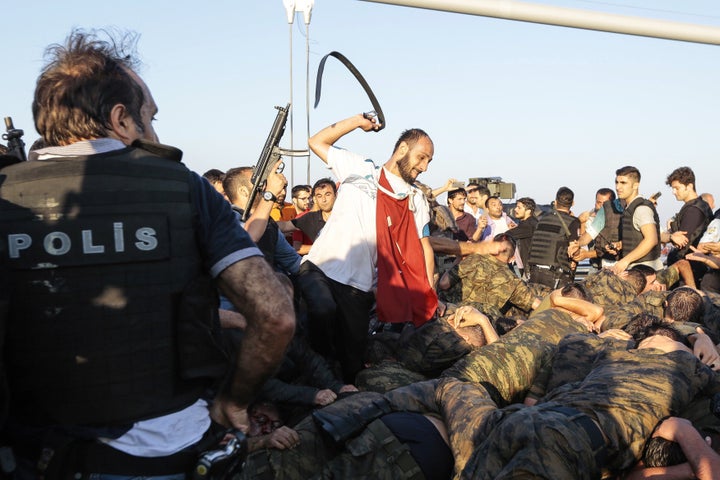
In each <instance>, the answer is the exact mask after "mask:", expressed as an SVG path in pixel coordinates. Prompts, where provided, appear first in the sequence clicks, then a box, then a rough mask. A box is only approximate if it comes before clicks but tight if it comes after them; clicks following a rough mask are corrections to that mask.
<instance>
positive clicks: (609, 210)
mask: <svg viewBox="0 0 720 480" xmlns="http://www.w3.org/2000/svg"><path fill="white" fill-rule="evenodd" d="M602 209H603V212H604V215H605V226H604V227H603V229H602V230H601V231H600V234H599V235H598V236H597V237H595V251H596V252H597V255H598V258H605V259H608V260H617V258H615V256H614V255H613V254H611V253H609V252H608V251H607V250H605V247H606V246H607V245H608V244H609V243H612V242H617V241H619V240H620V220H621V219H622V213H620V212H618V211H617V210H615V207H614V206H613V202H611V201H610V200H608V201H606V202H605V203H603V205H602Z"/></svg>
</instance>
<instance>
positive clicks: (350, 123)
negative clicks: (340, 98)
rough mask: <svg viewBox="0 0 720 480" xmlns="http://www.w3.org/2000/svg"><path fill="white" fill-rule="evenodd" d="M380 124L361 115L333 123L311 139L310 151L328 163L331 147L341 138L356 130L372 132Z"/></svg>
mask: <svg viewBox="0 0 720 480" xmlns="http://www.w3.org/2000/svg"><path fill="white" fill-rule="evenodd" d="M378 126H379V125H378V124H377V123H375V118H371V119H368V118H365V117H364V116H363V115H362V114H361V113H359V114H357V115H353V116H352V117H350V118H346V119H345V120H340V121H339V122H336V123H333V124H332V125H330V126H329V127H325V128H323V129H322V130H320V131H319V132H318V133H316V134H315V135H313V136H312V137H310V139H309V140H308V145H309V146H310V149H311V150H312V151H313V152H314V153H315V155H317V156H318V157H320V160H322V161H323V162H325V163H327V156H328V151H329V150H330V147H332V146H333V145H334V144H335V142H337V141H338V140H339V139H340V138H341V137H343V136H345V135H347V134H348V133H350V132H352V131H353V130H355V129H356V128H362V129H363V130H364V131H366V132H369V131H370V130H376V129H377V128H378Z"/></svg>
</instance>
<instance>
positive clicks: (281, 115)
mask: <svg viewBox="0 0 720 480" xmlns="http://www.w3.org/2000/svg"><path fill="white" fill-rule="evenodd" d="M275 108H276V109H277V111H278V113H277V116H276V117H275V122H273V125H272V128H271V129H270V134H269V135H268V137H267V140H265V146H264V147H263V149H262V152H261V153H260V158H259V159H258V161H257V163H256V164H255V166H254V167H253V174H252V179H251V181H252V184H253V186H252V190H251V191H250V198H248V202H247V204H246V205H245V210H244V211H243V214H242V221H243V222H244V221H247V219H248V217H250V209H251V208H252V206H253V204H254V203H255V198H256V197H257V195H258V193H259V192H263V191H264V190H265V184H266V183H267V178H268V175H270V169H271V168H272V167H273V166H274V165H275V164H276V163H277V161H278V160H279V159H280V157H281V156H290V157H306V156H309V155H310V152H309V151H307V150H285V149H283V148H280V147H279V143H280V139H281V138H282V136H283V134H284V133H285V123H287V117H288V112H289V111H290V104H289V103H288V104H287V106H286V107H284V108H283V107H278V106H276V107H275ZM283 168H285V164H284V163H281V164H280V166H279V167H278V169H277V171H276V173H281V172H282V171H283Z"/></svg>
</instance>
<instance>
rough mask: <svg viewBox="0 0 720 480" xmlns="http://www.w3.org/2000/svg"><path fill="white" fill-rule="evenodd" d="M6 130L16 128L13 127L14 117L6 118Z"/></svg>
mask: <svg viewBox="0 0 720 480" xmlns="http://www.w3.org/2000/svg"><path fill="white" fill-rule="evenodd" d="M5 129H6V130H14V129H15V126H14V125H13V121H12V117H5Z"/></svg>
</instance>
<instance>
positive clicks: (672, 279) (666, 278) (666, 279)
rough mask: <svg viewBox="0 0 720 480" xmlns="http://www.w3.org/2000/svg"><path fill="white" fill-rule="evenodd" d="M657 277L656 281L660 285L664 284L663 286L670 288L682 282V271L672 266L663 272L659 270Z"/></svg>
mask: <svg viewBox="0 0 720 480" xmlns="http://www.w3.org/2000/svg"><path fill="white" fill-rule="evenodd" d="M655 275H656V281H657V282H658V283H662V284H663V285H665V286H667V287H668V288H670V287H672V286H673V285H675V284H676V283H677V282H679V281H680V271H679V270H678V269H677V268H676V267H673V266H672V265H671V266H669V267H666V268H663V269H662V270H658V271H657V273H656V274H655Z"/></svg>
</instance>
